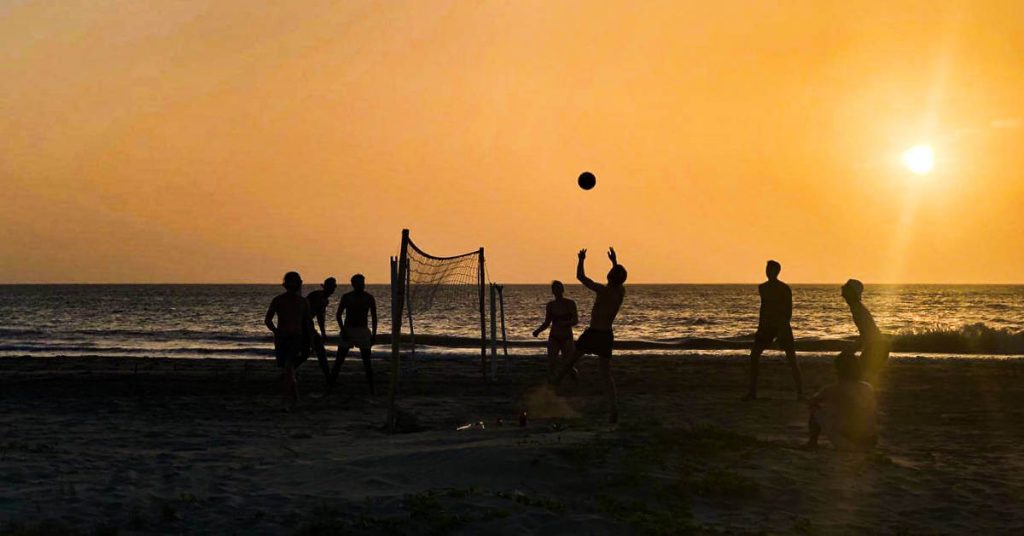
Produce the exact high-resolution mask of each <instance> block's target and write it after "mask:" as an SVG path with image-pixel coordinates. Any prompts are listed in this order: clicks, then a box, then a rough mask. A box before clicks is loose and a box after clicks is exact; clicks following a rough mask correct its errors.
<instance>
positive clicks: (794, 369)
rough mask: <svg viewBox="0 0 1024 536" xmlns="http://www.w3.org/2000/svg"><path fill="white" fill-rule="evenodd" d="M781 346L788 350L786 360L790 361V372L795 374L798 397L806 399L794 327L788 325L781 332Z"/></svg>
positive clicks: (798, 398)
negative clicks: (797, 360)
mask: <svg viewBox="0 0 1024 536" xmlns="http://www.w3.org/2000/svg"><path fill="white" fill-rule="evenodd" d="M779 346H781V347H782V349H783V350H785V352H786V362H787V363H789V373H790V374H792V376H793V384H794V385H796V399H797V400H803V399H804V382H803V377H802V376H801V374H800V364H799V363H797V362H796V342H795V341H794V340H793V329H792V328H789V327H786V328H783V329H782V330H781V331H780V332H779Z"/></svg>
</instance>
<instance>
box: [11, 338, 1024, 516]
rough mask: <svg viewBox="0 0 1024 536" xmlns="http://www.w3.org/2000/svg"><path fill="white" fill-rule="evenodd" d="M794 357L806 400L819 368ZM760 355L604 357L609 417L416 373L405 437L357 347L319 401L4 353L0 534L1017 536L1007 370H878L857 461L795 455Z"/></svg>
mask: <svg viewBox="0 0 1024 536" xmlns="http://www.w3.org/2000/svg"><path fill="white" fill-rule="evenodd" d="M801 360H802V364H803V369H804V374H805V381H806V385H807V388H808V391H809V392H813V391H814V390H816V389H817V388H818V387H820V386H822V385H824V384H825V383H828V382H830V381H832V369H831V361H830V360H829V359H828V358H827V357H822V356H818V357H814V356H810V357H802V358H801ZM762 363H763V364H762V382H761V385H762V389H761V395H762V399H760V400H757V401H755V402H742V401H740V400H739V397H740V395H742V394H743V391H744V386H745V374H746V362H745V360H743V359H737V358H731V357H700V356H684V357H643V358H623V359H619V360H617V361H615V362H614V370H615V374H616V379H617V381H618V385H619V390H620V396H621V422H620V424H619V425H617V426H612V425H608V424H606V423H605V414H604V411H603V410H604V407H605V406H604V402H603V398H602V397H601V394H600V392H601V391H600V389H601V382H600V380H599V378H598V377H597V366H596V362H595V361H593V360H588V361H586V362H585V363H584V364H583V366H582V367H581V372H582V374H583V377H582V381H581V383H580V384H579V385H577V386H573V385H571V382H568V381H567V382H566V384H565V385H564V386H563V388H562V389H560V390H559V394H560V395H561V396H556V395H554V394H551V393H547V392H545V391H536V390H534V387H536V386H539V385H540V384H541V380H542V376H543V370H544V365H543V362H542V361H541V360H540V359H539V358H538V359H523V358H517V359H516V360H515V363H514V364H513V366H512V367H511V368H509V369H505V370H502V371H501V374H500V377H499V378H498V380H497V381H496V382H493V383H491V382H485V381H483V380H482V379H481V376H480V365H479V362H477V361H474V360H458V359H450V358H448V359H445V360H443V361H434V362H430V363H421V364H420V366H419V367H418V369H417V371H416V373H415V374H412V375H409V376H407V377H405V378H403V383H402V386H401V394H400V401H401V406H402V407H403V408H404V409H405V410H407V411H409V412H411V413H413V414H414V415H415V416H416V417H417V419H418V420H419V424H420V425H421V426H422V427H423V428H424V430H422V431H419V432H415V433H407V434H398V435H388V434H385V433H384V432H383V431H382V430H381V425H382V424H383V422H384V416H385V409H384V403H385V400H386V396H384V395H383V394H379V395H378V396H377V397H370V396H369V395H368V393H367V390H366V387H365V385H364V383H363V376H362V367H361V364H360V363H358V360H355V359H350V360H349V362H348V363H346V368H345V370H344V371H343V376H344V377H343V385H342V388H341V389H340V391H341V392H340V393H339V394H336V395H334V396H331V397H327V398H320V397H319V396H317V395H319V393H320V392H321V391H322V377H321V376H320V372H319V369H318V368H317V366H316V364H315V363H307V364H306V365H304V366H303V367H302V369H301V378H300V385H301V387H302V388H303V390H304V392H303V396H304V398H303V401H302V403H301V405H300V407H299V408H298V409H297V410H296V411H295V412H293V413H285V412H283V411H282V410H281V402H280V399H279V397H278V395H277V391H276V386H275V384H274V377H275V375H276V373H277V371H276V369H275V368H274V366H273V362H272V360H270V359H267V360H249V361H229V360H171V359H133V360H115V359H108V358H52V359H30V358H4V359H0V533H4V532H5V531H16V530H22V531H32V530H36V531H41V532H37V533H51V532H59V531H68V532H69V533H74V532H75V531H78V532H81V533H84V534H94V533H107V534H112V533H118V534H133V533H207V534H232V533H238V534H243V533H260V534H293V533H298V534H323V533H339V532H340V533H369V534H374V533H379V534H446V533H456V534H485V533H486V534H524V533H539V534H560V533H566V534H571V533H588V534H629V533H678V532H687V531H695V532H703V531H707V532H715V531H723V532H729V533H747V532H749V533H755V532H761V531H764V532H769V533H787V532H792V533H804V534H812V533H824V534H836V533H839V534H842V533H910V534H916V533H944V534H962V533H965V532H968V531H975V532H979V533H986V534H987V533H1020V532H1022V531H1024V507H1022V505H1024V386H1022V381H1024V360H1021V359H1009V360H943V359H931V358H929V359H925V358H908V359H894V360H892V361H891V362H890V366H889V369H888V371H887V373H886V376H885V384H884V386H883V387H882V388H881V389H880V391H879V407H880V410H881V412H882V414H881V415H880V425H881V427H882V436H881V442H880V445H879V448H878V449H877V450H876V451H875V452H873V453H869V454H852V453H840V452H836V451H834V450H832V449H831V448H830V447H829V446H828V444H827V441H825V443H824V444H825V446H824V447H823V448H822V449H820V450H818V451H813V452H807V451H803V450H800V449H798V448H797V447H798V446H799V445H800V444H801V443H802V442H803V440H804V438H805V426H806V425H805V423H806V417H807V415H806V408H805V406H804V405H803V404H801V403H798V402H796V401H795V400H794V399H793V398H794V397H793V392H792V389H791V380H790V379H789V374H788V370H787V369H786V367H785V365H784V362H783V360H782V359H781V358H778V357H777V356H775V355H773V356H771V357H769V358H767V359H765V360H763V361H762ZM375 364H376V366H377V374H378V378H379V381H381V382H382V383H380V384H378V391H379V392H380V393H383V392H385V391H386V385H385V384H384V383H383V381H384V380H385V379H386V377H387V364H386V363H384V362H376V363H375ZM524 393H525V394H528V395H529V396H526V397H525V398H526V399H527V400H529V401H530V403H531V404H532V407H531V408H530V412H531V418H530V420H529V423H528V425H527V426H526V427H524V428H521V427H519V426H518V423H517V422H516V414H517V411H518V409H519V402H518V401H519V400H521V399H523V398H524V397H523V395H524ZM499 417H500V418H502V419H503V420H504V423H505V424H504V425H502V426H498V425H497V424H496V419H498V418H499ZM476 421H483V422H484V423H485V425H486V429H476V428H474V429H470V430H466V431H455V429H456V428H457V427H458V426H460V425H463V424H466V423H471V422H476Z"/></svg>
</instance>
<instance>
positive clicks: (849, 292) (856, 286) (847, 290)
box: [842, 279, 864, 304]
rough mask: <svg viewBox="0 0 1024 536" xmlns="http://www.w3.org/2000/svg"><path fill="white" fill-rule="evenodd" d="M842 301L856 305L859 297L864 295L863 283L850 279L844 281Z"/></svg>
mask: <svg viewBox="0 0 1024 536" xmlns="http://www.w3.org/2000/svg"><path fill="white" fill-rule="evenodd" d="M842 293H843V299H844V300H846V303H850V304H852V303H856V302H859V301H860V297H861V295H863V294H864V283H861V282H860V281H857V280H856V279H850V280H847V281H846V284H844V285H843V289H842Z"/></svg>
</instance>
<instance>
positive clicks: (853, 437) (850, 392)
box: [804, 349, 878, 450]
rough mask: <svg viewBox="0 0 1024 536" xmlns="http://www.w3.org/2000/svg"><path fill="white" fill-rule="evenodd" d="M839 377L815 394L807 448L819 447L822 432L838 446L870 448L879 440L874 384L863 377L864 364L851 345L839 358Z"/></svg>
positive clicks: (854, 448)
mask: <svg viewBox="0 0 1024 536" xmlns="http://www.w3.org/2000/svg"><path fill="white" fill-rule="evenodd" d="M835 365H836V376H838V378H839V381H838V382H837V383H834V384H832V385H829V386H827V387H825V388H823V389H822V390H821V391H819V392H818V393H817V394H815V395H814V396H812V397H811V399H810V400H809V401H808V406H809V407H810V410H811V417H810V419H809V420H808V423H807V427H808V438H807V443H806V444H805V445H804V448H807V449H815V448H817V447H818V437H819V436H820V435H821V433H822V432H824V433H825V436H826V437H828V439H829V442H831V443H832V445H833V446H834V447H835V448H836V449H838V450H867V449H870V448H872V447H874V446H875V443H877V442H878V423H877V402H876V400H875V391H874V389H873V388H872V387H871V384H869V383H868V382H865V381H860V364H859V363H858V360H857V356H856V355H854V353H853V352H852V351H851V350H850V349H846V350H843V352H842V353H840V354H839V357H837V358H836V361H835Z"/></svg>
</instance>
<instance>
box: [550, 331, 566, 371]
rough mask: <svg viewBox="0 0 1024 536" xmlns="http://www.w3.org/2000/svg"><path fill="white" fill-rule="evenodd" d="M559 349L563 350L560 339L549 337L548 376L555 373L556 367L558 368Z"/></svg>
mask: <svg viewBox="0 0 1024 536" xmlns="http://www.w3.org/2000/svg"><path fill="white" fill-rule="evenodd" d="M559 350H561V344H560V343H559V341H558V339H554V338H552V337H548V376H553V375H554V374H555V369H557V368H558V352H559ZM565 357H568V356H565Z"/></svg>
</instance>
